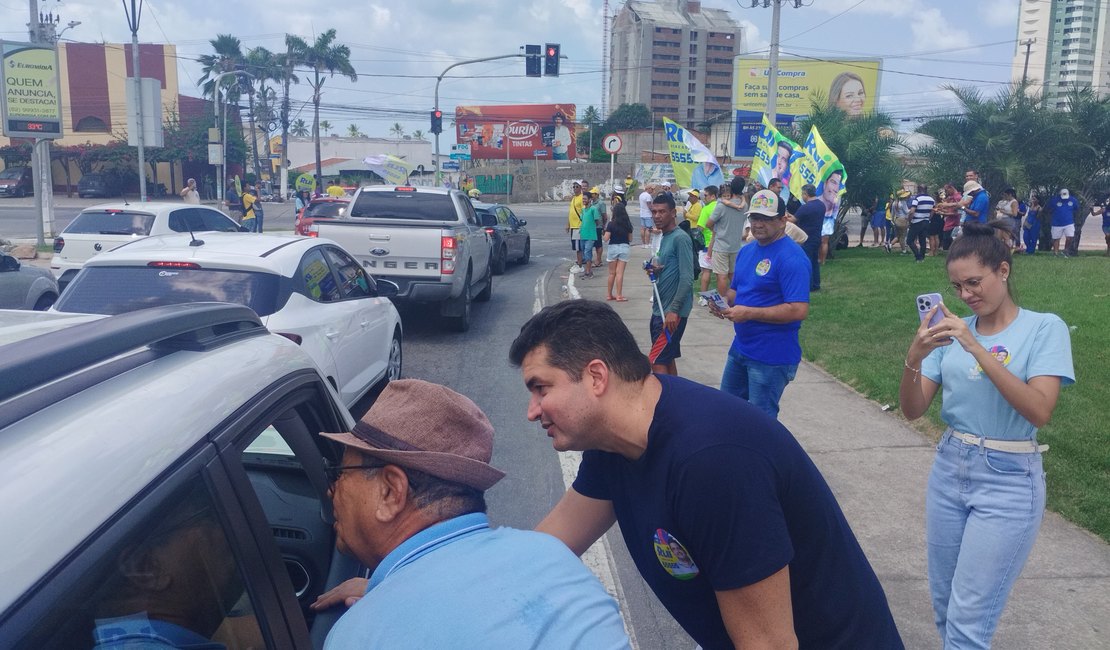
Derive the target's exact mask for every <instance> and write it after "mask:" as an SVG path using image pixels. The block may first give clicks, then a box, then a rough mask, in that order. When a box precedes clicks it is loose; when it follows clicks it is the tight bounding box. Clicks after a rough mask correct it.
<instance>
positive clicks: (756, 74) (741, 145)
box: [733, 58, 882, 156]
mask: <svg viewBox="0 0 1110 650" xmlns="http://www.w3.org/2000/svg"><path fill="white" fill-rule="evenodd" d="M881 65H882V61H880V60H879V59H837V60H829V61H812V60H808V59H790V58H780V59H779V72H778V80H777V84H776V87H777V89H778V92H777V93H776V94H775V97H776V99H775V111H776V113H777V115H776V120H775V126H777V127H778V128H779V129H781V130H783V131H785V132H787V133H789V132H790V131H791V127H792V125H793V123H794V122H795V121H797V120H800V119H801V118H803V117H805V116H806V115H808V114H809V111H810V107H811V106H812V103H813V102H814V101H818V102H821V103H823V104H827V105H828V106H830V107H835V108H838V109H840V110H842V111H844V113H845V114H846V115H848V116H849V117H857V116H860V115H864V114H866V113H870V112H871V111H873V110H875V100H876V98H877V97H878V94H879V77H880V74H879V68H880V66H881ZM769 75H770V68H769V65H768V60H767V59H761V58H738V59H736V68H735V73H734V76H733V79H734V82H733V87H734V89H735V97H734V104H735V106H734V108H735V110H736V151H735V154H734V155H737V156H751V155H754V153H755V150H756V145H757V143H758V141H759V132H760V121H761V119H762V116H763V112H764V110H766V108H767V86H768V77H769Z"/></svg>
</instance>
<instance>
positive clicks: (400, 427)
mask: <svg viewBox="0 0 1110 650" xmlns="http://www.w3.org/2000/svg"><path fill="white" fill-rule="evenodd" d="M320 435H322V436H324V437H326V438H329V439H330V440H332V441H335V442H337V443H340V444H341V445H343V450H344V451H343V457H342V461H341V462H340V463H339V466H338V467H329V468H328V470H329V474H330V476H329V478H330V479H331V489H330V490H329V494H330V495H331V499H332V504H333V506H334V510H335V520H336V521H335V531H336V546H337V548H338V549H339V551H340V552H342V553H344V554H345V555H349V556H351V557H354V558H356V559H357V560H358V561H359V562H360V563H361V564H362V565H363V566H366V567H369V568H371V569H372V570H373V573H372V574H371V576H370V580H369V581H367V580H366V579H365V578H355V579H352V580H349V581H347V582H345V583H343V584H342V585H340V586H338V587H336V588H335V589H333V590H331V591H328V592H327V593H325V594H323V595H321V596H320V597H319V599H317V601H316V602H315V603H314V604H313V605H312V608H313V609H314V610H316V611H320V610H324V609H327V608H329V607H332V606H337V605H344V604H346V605H349V606H350V609H349V610H347V611H346V612H345V613H344V614H343V615H342V616H341V617H340V618H339V620H338V621H337V622H336V623H335V625H334V626H333V627H332V628H331V631H330V632H329V633H328V637H327V643H326V647H329V648H400V647H407V648H450V647H459V643H460V640H466V642H467V643H475V644H478V645H483V646H485V647H490V648H570V647H574V646H580V647H586V648H612V649H618V648H628V647H629V644H628V638H627V636H626V635H625V632H624V625H623V624H622V622H621V617H620V611H619V610H618V608H617V604H616V602H614V600H613V598H612V596H610V595H609V594H607V593H606V592H605V589H604V587H602V586H601V583H600V582H598V580H597V578H596V577H594V576H593V575H592V574H591V573H590V571H589V570H588V569H587V568H586V567H585V566H584V565H583V564H582V563H581V562H580V561H579V560H578V559H577V558H575V557H574V555H573V554H571V553H570V552H569V551H568V550H567V548H566V546H565V545H564V544H562V543H560V541H559V540H557V539H555V538H553V537H550V536H548V535H543V534H540V533H536V532H533V531H523V530H514V529H512V528H504V527H502V528H492V527H490V524H489V518H488V517H487V516H486V501H485V492H486V490H488V489H489V488H491V487H493V485H494V484H496V483H497V482H498V481H499V480H501V479H502V478H503V477H504V476H505V474H504V473H503V472H501V471H500V470H498V469H496V468H494V467H492V466H491V465H490V464H489V462H490V457H491V456H492V454H493V437H494V431H493V425H491V424H490V422H489V419H488V418H487V417H486V415H485V414H484V413H482V411H481V410H480V409H479V408H478V407H477V406H476V405H475V404H474V402H472V401H470V400H469V399H467V398H466V397H463V396H462V395H460V394H458V393H456V392H455V391H453V390H451V389H449V388H446V387H444V386H438V385H436V384H431V383H428V382H425V381H420V380H417V379H402V380H399V381H393V382H390V384H389V385H388V386H387V387H386V388H385V390H384V391H383V392H382V394H381V396H380V397H378V400H377V401H376V402H374V406H373V407H371V408H370V410H369V411H368V412H367V413H366V415H364V416H363V417H362V420H361V421H360V422H359V423H358V424H356V425H355V426H354V428H353V429H352V430H351V431H350V432H343V433H322V434H320ZM159 647H168V646H161V645H159ZM206 647H211V646H210V645H209V646H206ZM221 647H222V646H221Z"/></svg>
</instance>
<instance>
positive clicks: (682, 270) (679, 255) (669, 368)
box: [648, 192, 694, 375]
mask: <svg viewBox="0 0 1110 650" xmlns="http://www.w3.org/2000/svg"><path fill="white" fill-rule="evenodd" d="M651 218H652V220H653V222H654V223H655V227H656V228H657V229H659V231H660V232H661V233H662V236H661V238H660V240H659V251H658V252H657V253H656V254H655V255H653V256H652V258H651V267H652V272H653V273H654V274H655V284H656V287H657V289H658V296H659V304H658V305H656V304H654V303H652V306H651V320H650V322H649V323H648V330H649V334H650V335H651V340H652V341H657V340H658V339H659V337H661V336H664V334H663V329H664V328H666V330H667V332H668V333H669V335H670V336H669V338H668V339H667V345H666V347H664V348H663V350H662V351H661V352H660V353H659V355H658V356H657V357H656V358H655V360H654V361H653V362H652V366H651V369H652V371H653V372H658V373H664V374H668V375H677V374H678V367H677V365H676V364H675V360H676V359H678V358H679V357H681V356H682V334H683V332H685V331H686V319H687V318H688V317H689V316H690V310H691V309H692V308H693V306H694V247H693V245H692V244H691V243H690V236H689V235H687V234H686V233H685V232H683V231H682V230H681V229H680V228H679V227H678V221H677V219H678V213H677V211H676V210H675V204H674V197H673V196H672V195H671V194H669V193H666V192H664V193H661V194H660V195H659V196H657V197H655V198H654V199H652V201H651Z"/></svg>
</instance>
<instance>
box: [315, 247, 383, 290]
mask: <svg viewBox="0 0 1110 650" xmlns="http://www.w3.org/2000/svg"><path fill="white" fill-rule="evenodd" d="M324 255H326V256H327V258H328V262H330V263H331V266H332V268H333V269H335V272H336V274H338V275H339V281H340V282H342V285H340V287H339V291H340V292H341V293H342V295H343V297H344V298H367V297H369V296H370V295H371V291H372V289H373V282H374V281H373V280H371V279H370V278H369V276H367V275H366V271H363V270H362V267H361V266H359V263H358V262H356V261H355V260H354V258H353V257H351V256H350V255H348V254H346V253H344V252H343V251H341V250H339V249H338V248H333V247H331V246H329V247H327V248H325V249H324Z"/></svg>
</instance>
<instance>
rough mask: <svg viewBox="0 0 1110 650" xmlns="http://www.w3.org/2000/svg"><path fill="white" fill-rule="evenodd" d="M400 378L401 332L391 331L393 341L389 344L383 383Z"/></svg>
mask: <svg viewBox="0 0 1110 650" xmlns="http://www.w3.org/2000/svg"><path fill="white" fill-rule="evenodd" d="M400 378H401V332H399V331H397V332H394V333H393V342H391V343H390V344H389V365H388V366H387V367H386V371H385V383H389V382H391V381H396V380H398V379H400Z"/></svg>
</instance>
